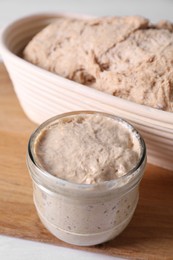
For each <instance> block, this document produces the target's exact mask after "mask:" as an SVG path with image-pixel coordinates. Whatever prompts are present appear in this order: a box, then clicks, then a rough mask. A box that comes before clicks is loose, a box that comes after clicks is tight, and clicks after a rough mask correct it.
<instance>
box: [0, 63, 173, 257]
mask: <svg viewBox="0 0 173 260" xmlns="http://www.w3.org/2000/svg"><path fill="white" fill-rule="evenodd" d="M35 128H36V125H35V124H34V123H32V122H31V121H29V119H27V117H26V116H25V114H24V113H23V111H22V109H21V107H20V105H19V103H18V100H17V98H16V96H15V93H14V91H13V88H12V84H11V82H10V79H9V77H8V74H7V72H6V70H5V68H4V66H3V65H2V64H0V234H5V235H9V236H14V237H20V238H24V239H30V240H36V241H42V242H47V243H51V244H56V245H60V246H64V247H72V248H77V249H79V250H88V251H93V252H98V253H102V254H109V255H113V256H118V255H120V256H123V257H127V258H128V259H129V258H130V259H173V172H170V171H167V170H164V169H161V168H158V167H156V166H152V165H148V166H147V170H146V173H145V176H144V178H143V181H142V183H141V186H140V200H139V204H138V207H137V209H136V212H135V215H134V217H133V219H132V221H131V223H130V224H129V226H128V227H127V228H126V230H125V231H124V232H123V233H122V234H121V235H120V236H119V237H117V238H115V239H114V240H112V241H110V242H107V243H104V244H102V245H98V246H94V247H77V246H71V245H68V244H66V243H64V242H62V241H60V240H58V239H57V238H55V237H53V235H51V234H50V233H49V232H48V231H47V230H46V229H45V228H44V227H43V225H42V224H41V222H40V220H39V218H38V216H37V213H36V211H35V208H34V205H33V200H32V183H31V179H30V177H29V174H28V171H27V168H26V163H25V161H26V150H27V142H28V138H29V136H30V134H31V133H32V131H33V130H34V129H35Z"/></svg>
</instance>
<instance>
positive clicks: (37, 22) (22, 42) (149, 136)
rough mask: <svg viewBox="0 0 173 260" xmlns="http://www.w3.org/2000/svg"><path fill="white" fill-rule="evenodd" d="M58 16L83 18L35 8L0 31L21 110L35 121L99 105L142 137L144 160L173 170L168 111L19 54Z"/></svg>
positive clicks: (171, 123) (172, 125) (171, 119)
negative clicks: (62, 74)
mask: <svg viewBox="0 0 173 260" xmlns="http://www.w3.org/2000/svg"><path fill="white" fill-rule="evenodd" d="M59 16H73V17H80V18H81V17H82V18H83V19H88V17H87V16H78V15H77V16H76V15H71V14H70V15H69V14H63V13H60V14H50V13H47V14H34V15H30V16H27V17H24V18H20V19H18V20H16V21H14V22H12V23H10V24H9V25H7V26H6V27H5V28H4V29H3V30H2V31H1V37H0V52H1V55H2V58H3V60H4V63H5V66H6V68H7V70H8V73H9V75H10V78H11V80H12V82H13V85H14V89H15V92H16V95H17V97H18V99H19V102H20V104H21V106H22V108H23V110H24V111H25V113H26V115H27V116H28V117H29V118H30V119H31V120H32V121H34V122H35V123H37V124H40V123H42V122H43V121H45V120H47V119H48V118H50V117H52V116H55V115H58V114H61V113H64V112H69V111H74V110H95V111H103V112H107V113H111V114H114V115H117V116H120V117H123V118H125V119H126V120H127V121H129V122H130V123H131V124H133V125H134V126H135V127H136V128H137V129H138V130H139V132H140V133H141V134H142V136H143V137H144V139H145V142H146V145H147V152H148V162H150V163H152V164H155V165H159V166H161V167H163V168H166V169H170V170H173V113H170V112H165V111H161V110H157V109H154V108H150V107H147V106H144V105H140V104H136V103H133V102H131V101H127V100H124V99H121V98H118V97H115V96H112V95H110V94H107V93H103V92H101V91H98V90H96V89H92V88H89V87H87V86H84V85H81V84H78V83H76V82H73V81H71V80H68V79H65V78H63V77H60V76H58V75H56V74H53V73H51V72H49V71H46V70H44V69H42V68H39V67H37V66H35V65H33V64H31V63H29V62H27V61H25V60H24V59H22V57H21V53H22V50H23V49H24V47H25V46H26V44H27V43H28V42H29V40H30V39H31V38H32V37H33V35H35V34H36V33H37V32H38V31H40V30H41V29H42V28H43V27H45V26H46V25H48V24H49V23H51V22H52V21H54V20H55V19H56V18H57V17H59Z"/></svg>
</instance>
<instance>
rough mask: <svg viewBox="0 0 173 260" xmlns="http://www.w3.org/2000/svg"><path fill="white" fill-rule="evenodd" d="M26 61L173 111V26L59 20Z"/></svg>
mask: <svg viewBox="0 0 173 260" xmlns="http://www.w3.org/2000/svg"><path fill="white" fill-rule="evenodd" d="M24 59H26V60H28V61H29V62H31V63H33V64H36V65H38V66H40V67H42V68H44V69H46V70H49V71H51V72H53V73H56V74H58V75H60V76H62V77H65V78H68V79H71V80H74V81H76V82H79V83H81V84H85V85H87V86H89V87H93V88H96V89H98V90H100V91H104V92H107V93H109V94H112V95H114V96H118V97H120V98H124V99H127V100H130V101H133V102H136V103H140V104H144V105H147V106H151V107H154V108H157V109H162V110H166V111H170V112H173V25H172V24H171V23H170V22H164V21H163V22H159V23H158V24H155V25H153V24H150V22H149V20H147V19H145V18H142V17H139V16H128V17H101V18H98V19H92V20H89V21H87V20H80V19H73V18H63V17H62V18H59V19H57V21H56V22H55V23H52V24H50V25H49V26H48V27H46V28H45V29H43V30H42V31H41V32H39V33H38V34H37V35H36V36H35V37H34V38H33V39H32V40H31V41H30V42H29V43H28V45H27V46H26V48H25V50H24Z"/></svg>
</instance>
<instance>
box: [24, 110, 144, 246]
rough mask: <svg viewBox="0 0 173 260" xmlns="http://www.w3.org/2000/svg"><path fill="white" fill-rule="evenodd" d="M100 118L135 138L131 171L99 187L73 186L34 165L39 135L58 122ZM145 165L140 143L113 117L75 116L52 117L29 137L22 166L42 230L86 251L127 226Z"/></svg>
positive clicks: (138, 137)
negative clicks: (135, 158)
mask: <svg viewBox="0 0 173 260" xmlns="http://www.w3.org/2000/svg"><path fill="white" fill-rule="evenodd" d="M80 113H81V114H91V113H99V114H101V115H102V116H106V117H111V118H113V119H114V120H118V121H121V123H122V124H123V125H124V127H126V128H127V127H128V128H129V129H130V131H131V134H132V135H134V136H135V138H136V140H137V142H139V147H140V158H139V160H138V162H137V164H136V165H135V166H134V168H133V169H132V170H130V171H129V172H127V174H125V175H124V176H122V177H119V178H117V179H115V180H110V181H105V182H101V183H98V184H77V183H72V182H68V181H67V180H62V179H60V178H58V177H55V176H53V175H51V174H50V173H49V172H47V171H45V170H44V169H43V168H42V167H40V165H39V164H38V162H37V158H36V156H35V150H34V146H35V143H36V140H37V138H38V136H39V135H40V133H41V132H42V131H43V130H44V129H46V128H48V127H50V126H51V125H55V124H56V123H58V120H59V119H62V118H64V119H65V118H68V117H71V116H75V115H79V114H80ZM145 165H146V147H145V143H144V140H143V139H142V137H141V136H140V134H139V133H138V132H137V131H136V130H135V129H134V127H133V126H132V125H130V124H129V123H127V122H126V121H124V120H123V119H121V118H118V117H116V116H114V115H110V114H106V113H102V112H94V111H77V112H70V113H65V114H62V115H59V116H56V117H53V118H51V119H49V120H48V121H46V122H45V123H43V124H42V125H41V126H39V127H38V128H37V130H36V131H35V132H34V133H33V134H32V135H31V138H30V140H29V144H28V154H27V166H28V169H29V172H30V175H31V178H32V181H33V198H34V204H35V207H36V210H37V212H38V215H39V217H40V219H41V221H42V223H43V224H44V226H45V227H46V228H47V229H48V230H49V231H50V232H51V233H52V234H54V235H55V236H56V237H57V238H59V239H61V240H63V241H65V242H68V243H70V244H75V245H80V246H91V245H96V244H100V243H102V242H105V241H108V240H110V239H113V238H114V237H116V236H117V235H119V234H120V233H121V232H122V231H123V230H124V229H125V227H126V226H127V225H128V223H129V222H130V220H131V218H132V216H133V214H134V211H135V208H136V206H137V203H138V197H139V191H138V188H139V183H140V181H141V179H142V176H143V173H144V169H145Z"/></svg>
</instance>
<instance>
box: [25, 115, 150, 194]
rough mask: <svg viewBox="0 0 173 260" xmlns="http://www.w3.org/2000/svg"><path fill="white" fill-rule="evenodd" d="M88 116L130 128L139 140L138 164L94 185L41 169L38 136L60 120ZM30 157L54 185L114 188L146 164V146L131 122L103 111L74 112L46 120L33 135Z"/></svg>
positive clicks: (29, 144) (29, 151) (30, 143)
mask: <svg viewBox="0 0 173 260" xmlns="http://www.w3.org/2000/svg"><path fill="white" fill-rule="evenodd" d="M87 114H99V115H102V116H106V117H109V118H112V119H114V120H116V121H118V122H121V123H122V124H124V125H126V127H128V128H130V129H131V131H132V132H133V135H135V136H136V139H137V140H138V142H139V145H140V157H139V160H138V162H137V164H136V165H135V166H134V167H133V168H132V169H131V170H130V171H128V172H127V173H126V174H124V175H123V176H120V177H118V178H116V179H112V180H108V181H104V182H100V183H94V184H86V183H75V182H70V181H68V180H64V179H61V178H59V177H57V176H54V175H52V174H51V173H49V172H48V171H46V170H45V169H44V168H43V167H41V166H40V165H39V164H38V163H37V160H36V158H35V156H34V144H35V141H36V138H37V136H38V135H39V134H40V133H41V132H42V131H43V129H46V128H47V127H49V126H52V125H54V124H56V122H58V120H60V119H62V118H67V117H73V116H76V115H87ZM28 157H29V159H30V160H31V162H32V164H33V165H34V167H36V169H37V170H38V172H39V173H40V174H41V175H42V176H44V177H46V178H47V179H49V180H50V181H51V182H52V183H56V184H60V185H61V186H65V185H68V186H70V187H71V188H82V189H88V188H96V187H98V186H104V185H106V186H107V185H109V186H111V187H112V186H114V185H115V184H118V183H119V182H120V181H123V180H125V179H126V178H128V177H130V176H131V175H132V174H133V173H135V172H136V171H137V170H138V169H139V168H140V166H141V165H142V164H143V163H144V162H145V159H146V145H145V142H144V140H143V138H142V136H141V135H140V134H139V132H138V131H137V130H136V129H135V127H134V126H133V125H132V124H130V123H129V122H127V121H126V120H125V119H123V118H121V117H118V116H116V115H113V114H109V113H106V112H101V111H93V110H79V111H72V112H67V113H63V114H60V115H56V116H54V117H51V118H50V119H48V120H46V121H45V122H43V123H42V124H41V125H40V126H38V127H37V128H36V130H35V131H34V132H33V133H32V134H31V136H30V139H29V142H28Z"/></svg>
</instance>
